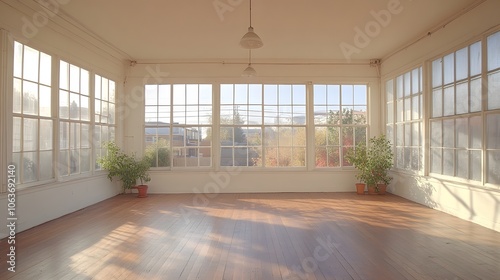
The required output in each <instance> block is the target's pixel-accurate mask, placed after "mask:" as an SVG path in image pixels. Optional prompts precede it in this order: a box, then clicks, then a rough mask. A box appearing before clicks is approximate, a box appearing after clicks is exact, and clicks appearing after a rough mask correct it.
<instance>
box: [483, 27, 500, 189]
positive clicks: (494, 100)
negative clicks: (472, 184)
mask: <svg viewBox="0 0 500 280" xmlns="http://www.w3.org/2000/svg"><path fill="white" fill-rule="evenodd" d="M487 49H488V63H487V71H488V72H487V77H488V110H489V111H488V114H487V116H486V132H487V133H486V137H487V139H486V164H487V175H486V182H487V183H491V184H497V185H500V32H497V33H495V34H493V35H491V36H489V37H488V39H487Z"/></svg>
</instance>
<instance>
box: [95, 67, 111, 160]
mask: <svg viewBox="0 0 500 280" xmlns="http://www.w3.org/2000/svg"><path fill="white" fill-rule="evenodd" d="M94 86H95V89H94V95H95V98H94V104H95V105H94V118H95V125H94V135H93V136H94V140H93V143H94V148H95V159H98V158H99V157H100V156H103V155H104V153H105V151H104V149H103V148H102V146H101V145H102V143H105V142H107V141H111V140H114V139H115V82H114V81H112V80H109V79H106V78H104V77H102V76H99V75H95V76H94ZM95 168H96V170H99V169H100V167H99V165H98V164H95Z"/></svg>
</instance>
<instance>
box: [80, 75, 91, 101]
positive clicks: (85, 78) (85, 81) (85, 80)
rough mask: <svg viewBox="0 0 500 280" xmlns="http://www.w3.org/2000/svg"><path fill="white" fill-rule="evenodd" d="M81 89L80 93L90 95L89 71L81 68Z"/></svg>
mask: <svg viewBox="0 0 500 280" xmlns="http://www.w3.org/2000/svg"><path fill="white" fill-rule="evenodd" d="M80 74H81V89H80V93H81V94H83V95H87V96H88V95H89V86H90V84H89V83H90V82H89V71H87V70H84V69H81V73H80Z"/></svg>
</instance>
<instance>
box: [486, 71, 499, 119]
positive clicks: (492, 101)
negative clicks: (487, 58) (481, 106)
mask: <svg viewBox="0 0 500 280" xmlns="http://www.w3.org/2000/svg"><path fill="white" fill-rule="evenodd" d="M488 109H489V110H494V109H500V71H497V72H495V73H491V74H489V75H488Z"/></svg>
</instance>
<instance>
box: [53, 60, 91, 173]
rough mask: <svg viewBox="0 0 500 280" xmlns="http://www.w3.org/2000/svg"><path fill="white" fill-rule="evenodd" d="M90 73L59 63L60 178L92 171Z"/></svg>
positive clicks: (65, 63) (62, 62)
mask: <svg viewBox="0 0 500 280" xmlns="http://www.w3.org/2000/svg"><path fill="white" fill-rule="evenodd" d="M89 85H90V82H89V72H88V71H87V70H85V69H82V68H80V67H78V66H75V65H72V64H69V63H67V62H64V61H60V64H59V120H60V121H59V163H58V167H59V175H60V176H69V175H76V174H81V173H88V172H90V168H91V160H90V159H91V145H90V141H91V139H90V137H91V134H90V133H91V130H90V113H91V112H90V109H89V108H90V107H89V105H90V97H89Z"/></svg>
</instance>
